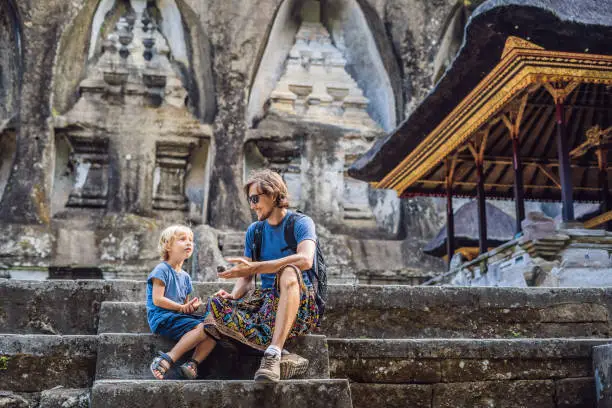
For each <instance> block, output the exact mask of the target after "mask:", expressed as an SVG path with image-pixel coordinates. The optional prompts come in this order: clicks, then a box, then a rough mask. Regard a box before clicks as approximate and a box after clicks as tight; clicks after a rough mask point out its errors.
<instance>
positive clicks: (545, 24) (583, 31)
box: [349, 0, 612, 182]
mask: <svg viewBox="0 0 612 408" xmlns="http://www.w3.org/2000/svg"><path fill="white" fill-rule="evenodd" d="M508 36H518V37H521V38H526V39H529V41H531V42H533V43H534V44H537V45H539V46H542V47H544V48H545V49H546V50H551V51H564V52H580V53H584V52H588V53H593V54H603V55H612V41H611V40H610V39H611V38H612V0H576V1H569V0H565V1H564V0H489V1H486V2H485V3H483V4H482V5H481V6H480V7H478V8H477V9H476V10H475V11H474V13H473V14H472V16H471V18H470V20H469V21H468V24H467V26H466V28H465V34H464V39H463V44H462V46H461V48H460V50H459V52H458V53H457V55H456V57H455V60H454V61H453V63H452V64H451V66H450V67H449V69H448V70H447V71H446V73H445V74H444V76H443V77H442V78H441V79H440V81H439V82H438V83H437V84H436V86H435V87H434V89H433V90H432V91H431V92H430V93H429V95H428V96H427V97H426V98H425V99H424V100H423V101H422V103H421V104H420V105H419V106H418V107H417V108H416V109H415V110H414V111H413V113H412V114H411V115H410V116H409V117H408V118H407V119H406V120H404V121H403V122H402V123H401V124H400V125H399V127H398V128H397V129H396V130H395V131H393V132H391V133H390V134H389V135H387V137H385V138H383V139H380V140H379V141H378V142H377V143H376V144H375V145H374V146H373V147H372V148H371V149H370V150H369V151H368V152H367V153H366V154H364V155H363V156H362V157H360V158H359V159H358V160H356V161H355V162H354V163H353V165H352V166H351V167H350V168H349V174H350V175H351V176H352V177H354V178H357V179H360V180H365V181H370V182H375V181H380V180H381V179H382V178H383V177H384V176H385V175H387V174H388V173H389V172H390V171H391V170H393V169H394V168H395V167H396V166H397V165H398V164H399V163H400V162H401V161H402V160H403V159H404V158H405V157H406V152H410V151H412V150H414V148H415V147H416V146H417V145H418V144H419V143H420V142H421V141H422V140H423V139H424V138H425V137H426V136H427V135H428V134H429V133H430V132H431V131H432V130H433V129H434V128H435V127H436V126H437V125H438V124H439V123H440V122H441V121H442V120H443V119H444V118H445V117H446V116H447V115H448V114H449V113H450V112H451V111H452V110H453V109H454V108H455V107H456V106H457V105H458V104H459V103H460V102H461V101H462V100H463V99H464V97H465V96H466V95H467V94H468V93H469V92H470V91H471V90H472V89H474V88H475V87H476V86H477V85H478V83H479V82H480V81H481V80H482V79H483V78H484V77H485V76H486V75H487V74H488V73H489V72H490V71H491V70H492V69H493V68H494V67H495V65H496V64H497V63H498V62H499V61H500V57H501V54H502V51H503V49H504V44H505V41H506V39H507V38H508Z"/></svg>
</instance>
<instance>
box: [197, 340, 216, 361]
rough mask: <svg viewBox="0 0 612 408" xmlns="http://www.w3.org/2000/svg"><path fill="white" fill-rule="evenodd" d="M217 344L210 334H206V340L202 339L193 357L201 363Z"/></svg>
mask: <svg viewBox="0 0 612 408" xmlns="http://www.w3.org/2000/svg"><path fill="white" fill-rule="evenodd" d="M215 344H217V342H216V341H215V339H213V338H212V337H210V336H208V335H207V336H206V340H204V341H202V342H201V343H200V344H198V345H197V346H196V348H195V350H194V352H193V357H192V358H193V359H194V360H195V361H197V362H199V363H201V362H202V361H203V360H204V359H205V358H206V357H208V355H209V354H210V352H211V351H212V350H213V349H214V348H215Z"/></svg>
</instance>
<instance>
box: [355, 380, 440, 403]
mask: <svg viewBox="0 0 612 408" xmlns="http://www.w3.org/2000/svg"><path fill="white" fill-rule="evenodd" d="M431 396H432V386H431V385H426V384H418V385H417V384H364V383H357V382H352V383H351V398H352V400H353V408H369V407H385V408H405V407H410V408H431Z"/></svg>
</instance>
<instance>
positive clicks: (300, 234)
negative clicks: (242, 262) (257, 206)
mask: <svg viewBox="0 0 612 408" xmlns="http://www.w3.org/2000/svg"><path fill="white" fill-rule="evenodd" d="M290 214H291V211H287V215H285V218H283V220H282V221H281V223H280V224H278V225H275V226H272V225H270V224H268V220H265V221H264V227H263V231H262V234H261V235H262V236H261V259H260V260H261V261H271V260H274V259H279V258H284V257H286V256H289V255H293V251H291V249H289V248H287V242H285V223H286V222H287V220H288V219H289V215H290ZM256 225H257V223H256V222H254V223H253V224H251V225H250V226H249V229H247V233H246V240H245V244H244V256H246V257H247V258H250V259H253V257H254V255H253V254H252V253H251V244H252V243H253V237H254V235H255V226H256ZM293 232H294V234H295V242H297V243H298V245H299V243H300V242H302V241H304V240H306V239H310V240H312V241H315V242H316V241H317V234H316V232H315V224H314V222H313V221H312V219H311V218H310V217H308V216H302V217H300V218H298V219H296V220H295V224H294V229H293ZM284 248H287V249H285V250H284V251H283V250H282V249H284ZM259 276H260V277H261V287H262V288H264V289H269V288H272V287H274V279H275V277H276V274H275V273H262V274H260V275H259ZM302 276H303V278H304V283H306V284H307V285H310V281H309V280H308V275H307V274H306V273H304V272H302Z"/></svg>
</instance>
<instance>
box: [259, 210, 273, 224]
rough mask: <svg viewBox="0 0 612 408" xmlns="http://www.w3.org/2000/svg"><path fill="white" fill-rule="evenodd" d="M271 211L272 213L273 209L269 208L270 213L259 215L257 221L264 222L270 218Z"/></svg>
mask: <svg viewBox="0 0 612 408" xmlns="http://www.w3.org/2000/svg"><path fill="white" fill-rule="evenodd" d="M273 211H274V208H271V209H270V211H268V212H267V213H266V214H261V218H259V221H264V220H267V219H268V218H270V216H271V215H272V212H273Z"/></svg>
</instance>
